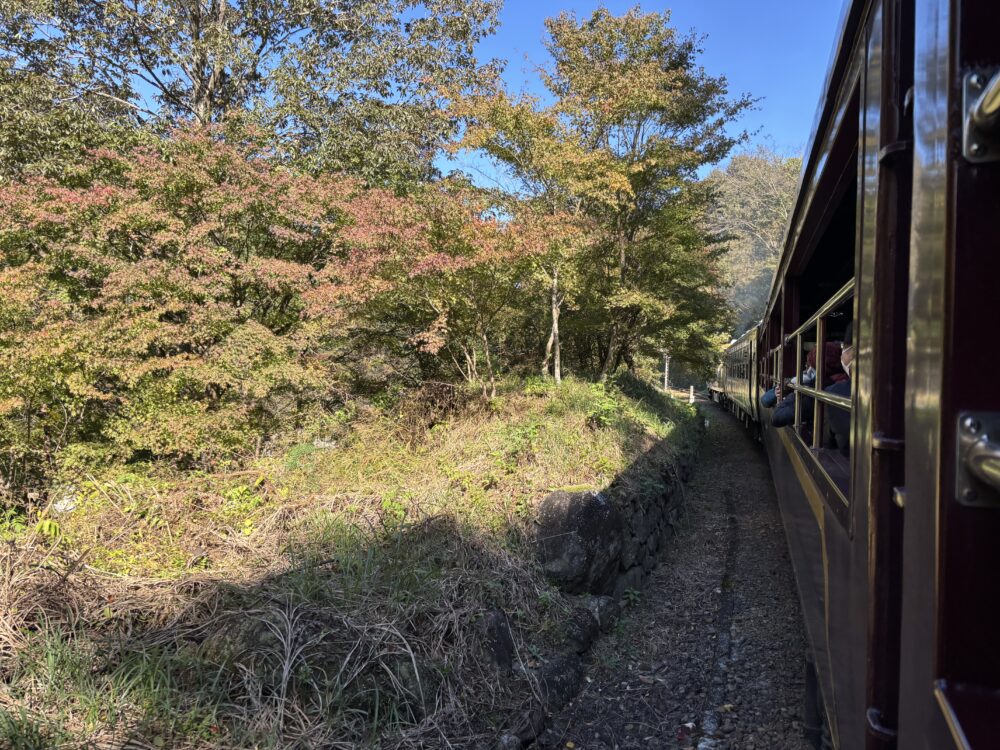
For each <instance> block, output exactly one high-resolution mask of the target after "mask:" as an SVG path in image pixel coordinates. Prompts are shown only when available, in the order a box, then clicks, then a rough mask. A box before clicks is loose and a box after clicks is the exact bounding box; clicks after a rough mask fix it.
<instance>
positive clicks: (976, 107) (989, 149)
mask: <svg viewBox="0 0 1000 750" xmlns="http://www.w3.org/2000/svg"><path fill="white" fill-rule="evenodd" d="M962 113H963V121H962V155H963V156H964V157H965V159H966V161H969V162H971V163H973V164H985V163H987V162H993V161H1000V71H998V70H995V69H994V70H990V71H973V72H969V73H966V74H965V78H964V79H963V81H962Z"/></svg>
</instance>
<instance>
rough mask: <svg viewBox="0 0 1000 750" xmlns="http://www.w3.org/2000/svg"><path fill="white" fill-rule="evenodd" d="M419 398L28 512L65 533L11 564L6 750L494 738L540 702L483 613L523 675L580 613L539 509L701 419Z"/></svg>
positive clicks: (634, 403)
mask: <svg viewBox="0 0 1000 750" xmlns="http://www.w3.org/2000/svg"><path fill="white" fill-rule="evenodd" d="M653 395H655V394H653ZM422 398H424V399H425V400H426V401H428V403H430V404H431V406H430V407H428V408H418V407H416V406H413V404H414V403H418V400H417V399H414V400H413V401H412V403H409V404H407V405H405V406H403V407H399V409H400V411H390V410H386V411H382V412H380V413H377V414H369V415H368V416H366V417H364V418H357V417H355V419H354V421H353V422H352V423H350V424H349V425H347V426H346V427H343V429H341V430H340V432H339V433H338V435H337V439H336V445H335V446H330V443H333V442H334V441H329V440H328V441H325V442H323V441H308V442H307V441H305V440H303V441H300V442H298V443H294V442H292V441H289V444H288V446H287V447H286V448H285V449H284V450H283V451H282V452H281V453H280V454H274V455H271V456H265V457H263V458H261V459H259V460H258V461H257V462H255V463H253V464H251V465H249V466H248V467H246V468H242V469H239V470H234V471H230V472H228V473H219V474H216V475H210V476H168V475H165V474H161V473H158V471H157V470H156V469H155V467H154V468H152V469H150V470H149V471H148V472H146V473H145V474H137V473H136V472H135V471H134V470H129V472H124V471H123V470H122V469H118V470H114V471H113V470H109V472H108V474H107V475H106V476H101V477H90V478H89V479H87V480H86V482H82V483H81V484H80V486H79V487H78V495H77V497H78V500H77V506H76V509H75V510H73V511H72V512H70V513H64V514H62V515H59V516H53V515H51V514H50V513H49V512H48V511H47V512H46V513H42V514H39V515H38V516H37V517H35V518H32V519H31V520H32V522H37V521H38V520H40V519H43V518H51V519H53V520H54V521H55V520H56V519H57V523H55V524H54V525H53V524H49V525H44V524H38V523H36V525H35V526H34V527H33V530H31V531H30V532H25V533H22V534H20V535H16V536H15V537H14V538H12V539H11V540H9V541H7V542H5V543H3V547H2V548H0V572H2V574H3V578H2V581H0V612H2V615H0V738H2V741H0V744H3V743H4V742H6V743H7V744H6V745H4V747H7V746H10V747H12V748H14V750H34V749H35V748H42V747H45V748H48V747H66V748H84V747H88V748H92V747H102V748H103V747H115V748H123V747H125V746H126V743H132V744H130V745H128V746H129V747H171V748H179V749H180V750H184V749H185V748H229V747H261V748H310V747H317V748H318V747H323V748H349V747H350V748H353V747H359V746H378V747H385V748H429V747H435V748H438V747H477V746H482V745H487V744H491V743H492V742H493V739H494V737H495V732H496V729H497V726H498V725H499V723H500V722H502V721H503V720H504V718H505V717H506V716H508V715H509V713H510V712H511V711H513V710H514V709H515V708H517V707H518V706H520V704H521V703H522V702H523V701H524V699H525V697H526V696H530V695H531V694H532V692H531V685H530V684H529V681H528V677H527V672H526V670H524V669H520V670H515V672H514V673H513V674H509V675H501V674H500V673H499V672H498V671H497V669H496V667H495V666H494V665H493V664H492V662H491V661H490V659H489V658H488V657H487V656H486V655H485V653H484V646H483V637H482V634H481V627H480V622H481V620H482V617H483V616H484V614H485V613H487V612H488V611H490V610H493V609H501V610H503V611H504V612H506V613H507V614H508V616H509V618H510V621H511V624H512V626H513V629H514V631H515V635H516V638H517V639H518V658H519V659H520V660H521V663H522V666H523V665H524V664H527V663H529V662H531V661H533V660H535V659H537V658H538V657H537V654H539V653H541V652H545V651H546V650H547V649H550V648H551V647H552V646H553V639H554V638H555V635H556V630H557V629H556V624H557V623H558V622H559V619H560V618H561V617H562V616H563V615H564V614H565V612H566V611H567V608H568V606H569V605H568V603H567V602H566V601H565V600H564V598H562V597H561V596H560V595H558V594H557V593H556V592H554V591H552V590H551V589H550V588H549V587H548V585H547V584H546V583H545V582H544V581H543V580H542V578H541V577H540V575H539V572H538V570H537V568H536V566H535V563H534V561H533V556H532V554H531V551H530V548H529V542H528V539H529V536H530V519H531V515H532V507H533V503H534V502H535V501H537V500H538V499H540V498H541V497H542V496H543V495H544V494H545V492H547V491H548V490H549V489H552V488H554V487H559V486H566V485H570V484H573V485H581V484H583V485H590V486H605V485H607V484H608V483H609V482H611V481H612V480H613V479H614V478H615V477H616V476H618V477H619V478H620V480H621V481H626V480H627V481H630V482H632V481H635V482H640V484H641V482H642V481H643V479H642V475H643V472H641V471H640V472H636V471H634V470H632V471H626V469H628V468H629V466H630V464H632V463H634V462H635V461H636V460H637V459H639V457H640V456H641V455H642V454H643V453H644V452H646V453H647V454H648V455H647V459H646V460H647V461H649V460H652V459H651V458H649V456H654V455H658V454H657V453H656V451H658V450H660V448H659V447H657V448H655V449H654V451H653V453H650V452H649V450H648V449H649V448H650V446H662V445H663V441H664V439H665V438H667V437H668V436H669V435H670V431H671V427H672V421H677V420H680V419H682V418H686V416H689V415H685V413H684V412H683V410H681V411H678V410H676V409H675V408H674V407H673V406H672V405H671V404H670V403H668V402H665V401H664V400H662V399H660V400H659V401H657V400H656V399H654V398H653V396H651V395H650V394H648V393H642V394H639V395H627V394H626V393H624V392H622V391H621V390H617V389H607V390H605V389H601V388H596V387H593V386H589V385H587V384H583V383H574V382H570V383H568V384H567V385H566V386H565V387H564V388H563V389H561V390H559V391H556V390H555V389H553V388H550V387H541V386H536V387H534V388H530V387H529V388H528V389H525V390H524V391H511V392H509V393H507V394H506V395H504V396H503V397H502V398H500V399H496V400H494V401H493V402H490V403H486V402H483V401H481V400H479V399H471V400H470V399H467V398H466V397H465V396H461V397H458V396H456V395H454V394H448V393H444V392H441V393H437V392H435V393H431V394H430V395H425V396H422ZM392 408H397V407H392ZM407 410H409V411H407ZM399 415H402V416H399ZM317 445H322V446H326V447H319V448H318V447H316V446H317ZM663 455H664V456H666V455H667V454H665V453H664V454H663ZM651 470H652V469H651ZM115 471H117V474H116V473H115ZM637 486H638V485H637Z"/></svg>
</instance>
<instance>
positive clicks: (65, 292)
mask: <svg viewBox="0 0 1000 750" xmlns="http://www.w3.org/2000/svg"><path fill="white" fill-rule="evenodd" d="M70 182H71V183H72V184H71V185H66V184H62V183H60V182H58V181H56V180H51V179H43V178H31V179H27V180H24V181H20V182H17V183H14V184H12V185H9V186H7V187H5V188H3V190H2V194H0V202H2V203H3V205H5V206H6V207H7V210H6V212H5V213H4V215H3V217H2V218H0V284H2V285H3V287H4V289H5V290H6V294H5V295H4V296H3V298H2V299H0V329H2V336H0V422H2V424H3V437H2V438H0V440H2V442H3V448H4V451H5V455H6V459H5V460H6V464H7V465H6V466H5V467H4V469H5V471H4V473H5V474H6V475H7V476H8V477H11V478H13V482H14V483H15V484H23V483H24V481H26V480H28V479H30V477H31V475H39V474H40V473H44V472H45V471H46V470H51V469H53V468H57V467H56V466H55V463H56V462H58V461H63V462H65V461H72V460H80V461H84V462H85V461H86V460H88V456H92V457H96V458H97V459H99V460H109V459H120V460H124V459H135V458H137V457H138V458H142V457H147V458H163V459H168V460H171V461H174V462H176V463H178V464H180V465H193V464H202V465H205V464H208V465H211V464H213V463H215V462H217V461H219V460H221V459H225V458H227V457H234V456H239V455H243V454H246V453H247V452H248V451H251V450H252V449H253V447H254V446H255V445H257V444H258V443H259V441H260V440H263V439H266V438H267V436H268V435H269V434H271V433H272V432H273V431H274V430H275V429H276V428H277V427H278V426H279V425H285V426H288V425H293V424H294V423H295V421H296V418H297V417H299V416H301V414H302V413H303V410H304V409H306V408H308V406H309V405H310V404H314V403H316V402H317V401H319V400H320V399H324V398H330V397H331V394H332V395H336V393H337V388H338V386H341V387H343V386H344V384H345V383H347V382H348V380H349V378H350V376H351V372H350V370H351V368H352V367H354V368H357V367H363V366H364V364H365V361H364V358H363V357H357V356H355V357H352V351H351V333H352V331H354V330H356V329H357V328H359V327H362V328H363V327H364V325H365V322H366V321H369V320H371V319H372V317H373V316H374V315H375V313H377V312H378V311H380V310H381V311H385V310H387V309H389V308H391V307H392V306H393V305H394V304H396V301H398V300H400V299H403V300H406V306H407V309H408V311H409V313H408V315H407V316H405V325H406V326H407V335H405V336H404V337H402V338H401V339H400V340H399V347H400V348H401V349H403V350H405V352H406V353H407V354H408V355H409V356H410V357H417V356H419V354H420V353H427V354H431V355H436V354H438V353H440V352H441V351H442V350H443V349H445V348H447V347H450V346H458V347H460V348H461V347H462V346H469V345H470V344H471V343H472V342H477V343H482V345H483V348H482V349H481V350H480V351H483V352H485V355H486V366H485V370H484V372H485V378H486V380H485V381H483V382H493V383H495V378H496V364H495V362H494V361H493V360H492V358H491V349H490V339H491V337H492V336H494V335H495V321H496V318H497V315H499V314H500V312H501V311H502V308H503V307H504V306H505V305H506V304H509V303H510V299H509V298H510V296H511V294H512V290H513V289H514V288H515V287H514V286H512V284H511V280H510V273H512V269H516V268H517V258H519V257H524V256H525V255H528V254H530V253H532V252H533V251H534V246H535V245H534V240H533V239H532V237H531V235H530V233H522V232H520V230H519V225H518V224H517V223H515V222H500V221H498V220H496V218H495V217H494V216H491V215H489V213H488V212H487V208H488V202H484V200H483V199H482V196H481V195H480V194H479V193H478V192H477V191H475V190H473V189H471V188H469V187H467V186H464V187H453V186H450V185H447V184H446V185H431V186H427V188H426V189H424V190H422V191H418V192H417V193H416V194H414V195H410V196H406V197H401V196H398V195H396V194H394V193H392V192H390V191H385V190H364V189H361V188H360V187H359V186H358V184H357V183H356V182H354V181H353V180H351V179H348V178H344V177H338V176H332V175H324V176H318V177H310V176H307V175H302V174H299V173H295V172H292V171H290V170H288V169H286V168H284V167H281V166H280V165H277V164H275V163H274V162H273V161H270V160H268V159H266V158H264V155H263V154H256V153H245V152H243V151H241V150H239V149H237V148H235V147H233V146H230V145H226V144H225V143H223V142H221V141H220V140H219V139H217V138H216V137H214V136H213V134H212V133H211V132H210V131H209V132H206V131H204V130H200V129H194V130H182V131H178V132H175V133H174V134H173V135H172V137H171V138H170V139H168V140H165V141H163V142H162V143H160V144H158V145H157V146H155V147H149V146H145V147H138V148H136V149H135V150H133V151H131V152H128V153H127V154H126V155H124V156H122V155H119V154H117V153H115V152H111V151H107V150H104V151H96V152H93V153H92V154H91V157H90V160H89V163H87V164H86V166H85V167H83V168H81V169H80V170H79V172H78V173H77V174H76V175H74V177H73V179H72V180H71V181H70ZM497 274H506V275H505V276H503V278H502V279H500V278H499V277H497V278H495V277H496V275H497ZM489 289H492V290H493V291H489ZM491 295H492V296H491ZM456 342H458V343H456ZM466 374H467V375H468V377H470V378H473V379H477V380H478V379H479V378H480V373H479V371H477V370H473V371H472V372H468V373H466ZM68 447H71V450H69V451H68V452H67V450H65V449H67V448H68Z"/></svg>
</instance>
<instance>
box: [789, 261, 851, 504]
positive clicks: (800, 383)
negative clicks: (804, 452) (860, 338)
mask: <svg viewBox="0 0 1000 750" xmlns="http://www.w3.org/2000/svg"><path fill="white" fill-rule="evenodd" d="M853 298H854V279H853V278H852V279H851V280H850V281H848V282H847V283H846V284H844V286H843V287H841V288H840V290H838V291H837V292H836V293H835V294H834V295H833V296H832V297H831V298H830V299H828V300H827V301H826V302H824V303H823V304H821V305H820V306H819V309H818V310H816V312H815V313H813V315H812V316H810V317H809V318H808V319H807V320H806V321H805V322H804V323H803V324H802V325H801V326H799V328H798V329H796V330H795V331H793V332H792V333H791V334H790V335H789V336H788V339H790V340H792V341H794V343H795V347H796V351H797V357H798V358H797V362H799V363H802V365H803V366H804V365H805V363H806V362H807V361H811V362H812V363H813V365H814V367H815V371H816V373H815V379H814V380H813V381H812V382H809V381H808V380H807V379H806V378H805V377H804V376H803V375H800V377H798V378H797V379H796V381H795V382H794V383H792V384H790V388H791V389H792V390H794V391H795V392H796V394H797V396H796V408H795V434H796V435H797V436H798V438H799V440H801V441H802V444H803V445H804V446H805V447H807V448H808V449H809V450H810V451H811V452H812V454H813V455H814V456H815V457H816V459H817V461H818V462H819V464H820V466H821V467H822V468H823V471H824V473H825V474H826V476H827V478H828V479H829V480H830V483H831V484H832V485H833V486H834V487H835V488H836V490H837V493H838V494H839V495H840V496H841V497H842V498H843V499H844V501H845V502H846V501H847V498H848V494H849V486H850V458H849V457H850V445H849V433H850V429H849V427H850V412H851V396H850V393H851V392H850V380H849V378H848V377H847V373H845V372H844V369H843V367H842V365H841V361H840V360H841V354H842V342H843V339H844V335H845V331H846V328H847V324H848V321H849V320H850V316H851V308H852V304H853ZM811 350H812V351H815V354H813V355H812V357H809V355H808V352H809V351H811ZM835 357H836V359H834V358H835ZM845 424H846V426H845Z"/></svg>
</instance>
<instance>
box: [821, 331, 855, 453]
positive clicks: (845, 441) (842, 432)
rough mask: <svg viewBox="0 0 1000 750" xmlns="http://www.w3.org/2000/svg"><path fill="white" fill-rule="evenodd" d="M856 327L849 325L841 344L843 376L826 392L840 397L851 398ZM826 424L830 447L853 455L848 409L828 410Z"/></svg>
mask: <svg viewBox="0 0 1000 750" xmlns="http://www.w3.org/2000/svg"><path fill="white" fill-rule="evenodd" d="M853 335H854V325H853V323H848V324H847V330H846V331H845V332H844V341H843V342H842V343H841V351H840V366H841V369H842V370H843V374H841V375H840V378H839V379H838V380H837V382H835V383H833V385H830V386H828V387H827V388H825V389H824V390H825V391H826V392H827V393H833V394H836V395H838V396H845V397H846V398H850V397H851V365H853V364H854V338H853ZM826 423H827V425H828V426H829V428H830V433H831V438H832V440H830V442H831V443H832V445H831V446H830V447H834V446H836V447H837V448H838V449H839V450H840V452H841V453H843V454H844V455H845V456H848V455H850V453H851V412H849V411H848V410H847V409H841V408H840V407H837V406H833V407H830V408H829V409H827V415H826Z"/></svg>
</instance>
